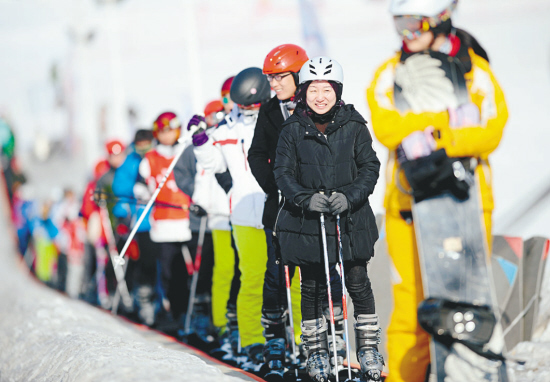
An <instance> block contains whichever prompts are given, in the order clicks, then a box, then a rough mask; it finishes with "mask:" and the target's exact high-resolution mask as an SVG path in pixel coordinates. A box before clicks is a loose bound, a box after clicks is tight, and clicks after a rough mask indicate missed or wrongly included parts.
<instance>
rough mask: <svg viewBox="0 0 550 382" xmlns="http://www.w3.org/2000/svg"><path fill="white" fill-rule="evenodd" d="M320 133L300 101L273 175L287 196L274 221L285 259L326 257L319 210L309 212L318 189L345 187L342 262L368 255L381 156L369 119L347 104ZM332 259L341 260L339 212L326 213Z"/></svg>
mask: <svg viewBox="0 0 550 382" xmlns="http://www.w3.org/2000/svg"><path fill="white" fill-rule="evenodd" d="M325 134H326V135H327V137H326V138H325V136H324V135H323V134H321V133H320V132H319V130H317V128H316V127H315V124H314V123H313V121H312V120H311V118H309V117H308V116H307V113H306V111H305V110H304V109H303V108H302V107H300V105H299V106H298V108H296V110H295V112H294V114H293V115H292V116H291V117H290V118H289V119H288V120H287V121H286V122H285V123H284V129H283V131H282V133H281V136H280V138H279V143H278V146H277V156H276V160H275V179H276V181H277V185H278V186H279V189H280V190H281V192H282V194H283V196H284V197H285V202H284V204H283V206H282V207H281V209H280V211H279V215H278V217H277V223H276V233H277V237H278V239H279V245H280V248H281V254H282V257H283V261H284V263H285V264H295V265H307V264H314V263H322V262H323V246H322V245H323V244H322V239H321V228H320V222H319V214H318V213H315V212H311V211H308V210H307V209H306V207H307V206H308V204H309V199H310V198H311V196H312V195H313V194H314V193H316V192H318V191H319V190H322V189H324V190H327V191H329V192H335V191H337V192H342V193H343V194H344V195H345V196H346V198H347V200H348V202H349V209H348V210H347V211H345V212H344V213H343V214H342V215H341V223H340V226H341V230H342V247H343V257H344V261H347V260H367V261H368V260H369V259H370V258H371V257H372V255H373V254H374V243H375V242H376V240H377V239H378V229H377V228H376V221H375V218H374V214H373V212H372V209H371V207H370V205H369V201H368V197H369V195H371V194H372V192H373V191H374V186H375V185H376V182H377V180H378V173H379V170H380V161H379V160H378V158H377V156H376V153H375V152H374V150H373V148H372V137H371V135H370V133H369V130H368V128H367V125H366V121H365V120H364V119H363V117H362V116H361V115H360V114H359V113H358V112H357V111H356V110H355V108H354V107H353V105H343V106H341V107H340V108H339V110H338V111H337V112H336V114H335V116H334V119H333V121H331V122H330V123H329V125H328V126H327V129H326V131H325ZM325 226H326V232H327V246H328V255H329V262H330V263H335V262H337V259H338V240H337V237H336V217H335V216H332V215H327V216H325Z"/></svg>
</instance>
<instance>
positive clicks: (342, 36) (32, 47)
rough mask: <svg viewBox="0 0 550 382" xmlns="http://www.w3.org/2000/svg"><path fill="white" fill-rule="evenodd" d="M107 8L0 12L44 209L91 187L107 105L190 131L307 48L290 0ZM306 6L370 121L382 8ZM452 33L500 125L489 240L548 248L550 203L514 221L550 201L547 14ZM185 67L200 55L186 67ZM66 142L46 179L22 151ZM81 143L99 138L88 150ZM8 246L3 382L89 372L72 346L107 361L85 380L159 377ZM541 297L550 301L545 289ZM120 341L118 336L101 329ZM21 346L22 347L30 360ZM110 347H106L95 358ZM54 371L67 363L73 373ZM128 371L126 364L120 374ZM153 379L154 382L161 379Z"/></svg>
mask: <svg viewBox="0 0 550 382" xmlns="http://www.w3.org/2000/svg"><path fill="white" fill-rule="evenodd" d="M108 3H109V2H107V1H105V2H99V1H98V2H93V1H91V0H29V1H26V2H19V1H15V0H6V1H3V2H0V51H1V52H9V54H3V55H2V60H0V83H1V84H2V88H1V90H0V113H2V112H6V113H8V114H9V116H10V117H11V119H12V121H13V122H14V126H15V127H16V134H17V137H18V139H19V144H20V154H21V156H22V159H23V163H22V164H23V166H24V167H25V166H27V168H29V170H28V171H29V173H30V174H31V178H33V180H35V181H36V182H35V185H39V186H37V187H36V192H37V195H38V196H41V197H44V196H46V195H48V196H49V195H51V191H52V188H53V187H54V186H56V187H64V186H66V185H70V186H73V187H74V188H76V189H77V190H81V189H82V187H83V186H84V183H85V179H86V177H87V176H88V174H89V173H90V172H91V171H90V169H91V165H90V161H91V159H90V157H89V155H92V156H94V155H95V156H97V155H99V153H100V140H99V138H103V137H105V136H107V135H108V134H109V132H108V131H107V130H109V128H110V127H112V126H113V124H114V123H115V122H116V115H114V112H113V110H112V108H113V105H115V104H117V102H118V105H119V106H120V104H119V103H120V100H121V99H124V100H125V101H126V102H127V103H128V104H130V105H132V106H133V107H134V108H135V109H136V110H137V118H136V121H135V125H137V126H146V125H150V123H151V121H152V120H153V119H154V117H155V116H156V115H157V114H158V113H159V112H161V111H163V110H164V109H167V108H169V109H173V110H175V111H176V112H178V113H179V114H180V115H181V116H182V117H183V118H182V119H184V120H185V118H187V117H188V116H190V115H191V114H192V113H194V112H195V111H197V110H201V108H202V105H204V104H205V103H206V102H207V101H209V100H210V99H212V98H215V97H217V95H218V91H219V87H220V85H221V83H222V82H223V80H224V79H225V78H226V77H227V76H229V75H233V74H236V73H237V72H238V71H240V70H241V69H243V68H244V67H248V66H261V65H262V63H263V58H264V56H265V54H266V53H267V52H268V51H269V50H271V49H272V48H273V47H274V46H276V45H277V44H281V43H286V42H290V43H297V44H300V45H304V46H307V42H306V41H305V40H304V38H303V34H302V25H301V19H300V14H299V8H298V1H297V0H258V1H254V2H253V1H250V0H232V1H231V2H227V1H222V0H201V1H193V0H159V1H154V2H151V1H147V0H126V1H122V2H120V3H119V5H118V8H117V10H116V11H113V8H109V5H105V4H108ZM314 3H315V4H317V11H318V16H319V21H320V24H321V26H322V28H321V31H322V32H323V35H324V38H325V45H326V53H327V54H328V55H330V56H332V57H334V58H335V59H337V60H338V61H340V63H341V64H342V65H343V67H344V70H345V76H346V81H345V86H344V99H345V100H346V102H349V103H353V104H355V105H356V107H357V109H358V110H359V111H360V112H361V113H362V114H364V115H365V116H366V117H367V119H369V118H368V115H369V111H368V108H367V105H366V102H365V89H366V87H367V86H368V84H369V81H370V80H371V78H372V75H373V72H374V70H375V68H376V67H377V65H379V64H380V63H381V62H382V61H383V60H384V59H385V58H387V57H388V56H389V55H391V54H392V53H393V51H394V50H395V49H397V48H398V46H399V44H398V39H397V37H396V35H395V33H394V30H393V26H392V22H391V17H390V16H389V14H388V12H387V8H388V4H389V2H388V1H387V0H341V1H340V0H339V1H327V0H319V1H317V0H315V1H314ZM100 4H103V5H100ZM453 19H454V20H455V24H456V25H458V26H461V27H464V28H465V29H467V30H469V31H471V32H472V33H473V34H474V35H475V36H476V37H477V38H478V39H479V41H480V42H481V43H482V45H483V46H484V47H485V48H486V49H487V51H488V53H489V56H490V58H491V63H492V67H493V69H494V72H495V75H496V76H497V78H498V80H499V81H500V83H501V85H502V87H503V89H504V92H505V94H506V98H507V102H508V106H509V111H510V119H509V123H508V125H507V127H506V130H505V134H504V137H503V140H502V142H501V145H500V147H499V148H498V150H497V151H496V152H495V153H494V154H493V156H492V158H491V159H492V165H493V175H494V178H493V184H494V192H495V203H496V210H495V214H494V217H495V219H494V228H495V233H496V234H509V235H515V236H522V237H523V238H528V237H531V236H533V235H537V234H538V235H544V236H550V201H549V200H546V201H545V202H543V203H540V204H539V205H536V206H535V208H533V209H532V210H531V212H530V213H529V214H528V215H527V216H522V213H523V210H524V209H525V208H526V207H527V206H528V205H529V204H530V202H531V201H532V200H533V198H535V197H537V196H539V195H541V194H543V193H544V191H545V190H546V189H547V188H548V179H549V175H550V170H549V169H548V166H545V164H546V163H549V162H550V151H549V150H548V149H547V147H546V146H547V142H548V141H549V140H550V129H549V128H548V121H549V120H550V104H549V103H550V54H549V53H550V33H548V27H547V23H548V20H550V2H549V1H548V0H522V1H517V0H460V4H459V8H458V11H457V13H456V15H455V16H454V17H453ZM117 20H118V21H117ZM114 21H116V22H114ZM117 30H118V32H117V34H118V46H119V48H120V51H119V54H120V55H119V57H118V59H116V60H115V59H113V57H114V56H116V54H113V52H116V51H117V47H116V44H115V45H113V44H114V43H113V41H114V40H113V39H110V37H112V36H113V33H114V32H116V31H117ZM114 42H115V43H116V41H114ZM190 52H195V53H196V54H195V55H190ZM115 58H116V57H115ZM54 63H56V64H58V69H59V73H58V74H59V76H60V77H61V83H62V87H63V88H64V89H65V91H66V92H67V94H68V95H72V96H73V97H74V99H72V100H68V102H69V103H71V102H73V103H74V104H72V107H73V109H72V110H73V112H74V115H67V113H66V110H63V109H59V108H56V107H55V102H54V101H55V97H54V95H55V92H54V89H53V87H52V85H51V83H52V81H51V75H50V74H51V68H52V64H54ZM69 126H70V127H71V128H72V131H73V132H74V133H75V136H76V138H78V140H77V141H76V143H75V147H74V149H73V152H72V154H71V155H72V156H70V157H69V158H66V157H59V156H56V157H54V158H53V159H52V160H50V161H47V162H44V163H39V162H36V161H34V160H32V159H31V158H30V157H28V155H27V152H28V149H29V148H30V147H31V146H32V144H33V143H34V142H35V138H36V137H37V136H38V137H40V134H42V135H47V136H49V137H51V138H52V139H64V138H65V137H66V135H67V131H68V129H69ZM91 129H93V130H94V131H95V134H94V135H90V134H89V132H90V131H91ZM122 133H123V131H122ZM90 137H91V139H90ZM94 137H95V139H94ZM375 147H376V150H377V152H378V154H379V156H380V158H381V159H382V161H384V159H385V156H386V150H385V149H384V148H383V147H382V146H381V145H379V144H376V145H375ZM92 159H95V157H94V158H92ZM382 173H383V172H382ZM45 177H47V179H45ZM383 190H384V180H383V179H381V180H380V182H379V185H378V186H377V189H376V191H375V194H374V195H373V196H372V197H371V204H372V205H373V209H374V210H375V212H377V213H379V212H381V211H382V195H383ZM0 224H4V223H0ZM0 228H4V227H0ZM0 232H6V231H5V229H2V230H0ZM5 243H6V240H4V237H3V236H1V237H0V246H2V247H0V258H1V261H2V264H3V266H2V267H0V307H1V308H0V309H1V310H0V319H1V320H2V322H1V323H2V325H1V327H0V331H1V332H0V348H1V349H6V347H5V346H8V345H9V346H12V347H13V349H14V350H13V352H5V351H2V352H0V367H1V369H0V372H1V374H0V379H1V380H4V379H5V377H7V376H8V374H6V371H5V369H4V367H5V366H4V365H11V366H10V369H9V370H10V372H13V373H24V372H29V370H28V369H29V368H28V367H27V368H26V371H25V367H24V366H28V363H27V362H28V360H27V359H28V358H29V354H28V353H26V352H31V353H32V352H36V354H37V355H38V357H37V359H44V362H43V363H42V364H40V370H49V369H48V368H50V367H51V366H49V364H48V362H52V360H54V361H53V362H57V361H61V360H62V361H63V362H62V363H65V364H66V365H67V367H69V369H67V370H68V371H67V375H69V372H70V375H72V374H73V372H74V371H75V370H77V368H78V367H87V366H86V364H87V363H88V362H89V361H88V360H87V359H86V357H89V355H86V354H85V352H84V351H83V350H82V348H81V347H79V346H80V345H79V344H80V343H91V344H95V345H97V346H99V347H100V348H101V349H103V350H102V352H103V354H107V356H106V357H105V358H100V359H99V361H98V362H99V363H101V365H102V367H99V365H98V364H93V365H95V367H90V368H88V369H86V370H87V372H86V375H88V372H89V373H91V375H98V378H97V379H103V378H101V377H103V375H99V374H94V373H100V372H101V371H102V370H103V366H105V368H106V369H108V368H109V367H111V368H112V367H113V366H112V365H113V364H114V363H113V360H114V359H117V360H118V359H120V360H121V362H125V364H126V365H129V366H128V368H129V369H128V372H132V370H130V369H133V368H134V367H135V368H136V370H141V371H143V370H142V369H141V367H142V365H144V364H146V365H150V367H145V366H144V367H143V369H155V368H157V367H156V366H155V365H157V363H154V364H149V363H148V362H160V363H161V364H163V360H162V359H160V360H158V359H157V360H156V361H155V360H154V359H153V358H157V357H156V352H157V351H158V352H159V354H160V353H162V354H164V353H163V352H164V351H166V350H163V349H157V348H155V345H152V344H149V345H147V344H145V343H141V342H140V345H136V346H134V345H130V340H128V342H127V340H126V334H128V336H129V337H128V338H131V341H134V340H135V341H138V342H139V341H140V338H139V336H138V337H135V336H136V334H135V333H130V332H129V331H128V329H127V328H125V327H124V328H123V329H120V330H119V329H118V327H117V323H116V321H115V320H113V319H112V318H111V317H109V316H108V315H104V314H102V313H101V312H98V311H96V310H95V309H91V308H89V307H87V306H85V305H83V304H81V303H78V302H71V301H66V300H65V299H63V298H61V297H59V295H58V294H56V293H53V292H50V291H48V290H45V288H42V287H38V286H37V285H36V284H35V283H34V282H32V281H30V280H29V279H28V277H26V276H22V275H21V274H20V272H19V271H18V270H16V268H17V266H16V265H15V263H14V262H13V261H12V260H11V258H10V256H9V255H8V254H11V248H7V247H6V248H7V249H6V248H4V246H6V245H7V244H5ZM4 264H5V265H4ZM547 274H550V272H547ZM548 279H550V277H548ZM546 291H549V292H550V285H548V286H547V288H546ZM546 295H550V293H546ZM25 297H28V298H29V299H30V300H27V299H26V298H25ZM377 297H378V299H379V300H380V299H381V298H382V296H377ZM545 306H546V308H545V309H543V310H542V311H543V314H546V316H549V315H550V304H547V305H545ZM50 308H51V309H50ZM66 309H67V310H68V313H67V311H66ZM12 311H13V312H12ZM75 317H78V319H76V318H75ZM88 317H90V319H88ZM103 320H108V322H109V324H108V325H107V327H108V331H107V333H112V331H114V332H116V333H123V334H124V338H125V339H124V340H122V339H120V338H119V339H116V340H115V339H114V338H115V337H111V336H110V335H107V334H105V333H103V334H101V335H100V334H98V333H100V332H95V330H96V329H97V330H99V329H98V327H97V325H98V322H100V321H103ZM4 323H5V325H4ZM44 324H47V325H48V326H44ZM29 325H33V326H34V329H32V328H29ZM50 325H51V326H50ZM88 326H89V328H88ZM115 327H116V328H117V329H116V330H114V329H112V328H115ZM546 327H547V325H543V327H542V328H541V330H540V333H541V336H540V338H539V339H537V340H536V341H533V342H529V343H523V344H520V345H518V347H517V348H516V349H515V350H514V351H513V354H515V355H516V356H518V357H520V358H521V357H524V358H526V359H528V360H529V362H528V363H527V365H526V370H524V371H517V372H516V377H517V380H518V381H522V382H523V381H525V382H527V381H550V361H549V360H550V345H549V343H550V330H548V329H547V330H546V331H545V328H546ZM52 328H53V329H55V330H58V329H60V331H59V332H60V333H69V332H70V333H75V335H79V336H81V337H80V340H78V341H71V340H70V336H67V337H66V338H65V339H63V340H60V339H59V337H48V336H49V335H50V334H49V333H53V332H52V331H51V330H49V329H52ZM14 329H15V330H14ZM88 331H92V333H94V334H92V335H91V336H89V337H88V336H86V335H85V333H86V332H88ZM15 339H17V341H15ZM56 341H59V342H56ZM87 341H89V342H87ZM60 343H66V345H67V349H65V351H62V350H61V346H60V345H59V344H60ZM29 344H33V346H32V347H30V348H31V349H32V350H29V346H28V345H29ZM107 344H108V345H109V346H105V345H107ZM56 346H59V347H56ZM111 347H112V348H114V349H119V350H120V354H121V357H118V358H117V357H116V356H115V354H114V353H113V352H111V350H110V349H108V348H111ZM128 347H129V348H132V350H131V352H132V353H131V355H128V354H129V353H126V351H128ZM10 349H11V348H10ZM53 349H57V350H53ZM133 352H135V356H134V353H133ZM117 354H118V353H117ZM123 355H126V356H123ZM141 355H145V356H141ZM172 356H174V357H176V358H177V357H182V358H178V359H177V360H175V361H174V362H169V363H171V364H173V365H177V366H176V368H177V369H178V370H183V371H184V372H187V371H186V370H187V369H185V367H189V368H190V372H192V371H191V369H193V368H192V366H191V365H190V364H187V363H186V362H187V361H188V360H187V358H186V357H185V355H183V354H179V353H178V354H177V356H176V355H169V356H168V355H167V356H166V358H167V359H170V357H172ZM16 357H18V358H16ZM63 357H74V360H73V359H72V358H66V359H64V358H63ZM31 358H34V357H31ZM128 359H132V361H131V362H130V361H128V362H129V363H126V362H127V360H128ZM55 360H57V361H55ZM94 362H95V361H94ZM167 363H168V362H167ZM18 365H19V366H18ZM21 365H23V366H21ZM180 365H181V366H180ZM185 365H187V366H185ZM33 366H36V365H33ZM163 366H164V365H163ZM73 367H74V368H73ZM166 367H167V368H170V367H171V366H170V365H166ZM158 369H159V370H158V371H159V372H160V371H161V369H162V367H158ZM59 370H62V369H59ZM59 370H58V371H57V372H59ZM52 371H55V370H53V369H52ZM149 372H150V371H149ZM17 375H20V377H19V378H14V380H27V379H28V378H27V377H28V376H29V375H26V374H17ZM107 375H111V374H107ZM113 375H114V374H113ZM136 375H137V374H136ZM144 375H147V374H144ZM171 375H172V374H171ZM189 375H190V374H189ZM67 378H68V377H67ZM51 379H52V380H56V379H57V378H51ZM59 379H62V378H59ZM80 380H82V379H80ZM136 380H137V378H136Z"/></svg>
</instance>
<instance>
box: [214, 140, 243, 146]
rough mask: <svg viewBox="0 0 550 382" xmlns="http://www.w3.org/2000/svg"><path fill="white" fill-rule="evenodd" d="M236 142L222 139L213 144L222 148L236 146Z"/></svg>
mask: <svg viewBox="0 0 550 382" xmlns="http://www.w3.org/2000/svg"><path fill="white" fill-rule="evenodd" d="M237 142H238V139H224V140H223V141H216V142H214V143H213V144H214V145H220V146H224V145H236V144H237Z"/></svg>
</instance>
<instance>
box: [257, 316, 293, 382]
mask: <svg viewBox="0 0 550 382" xmlns="http://www.w3.org/2000/svg"><path fill="white" fill-rule="evenodd" d="M286 321H287V315H286V310H285V309H284V308H279V309H262V326H263V327H264V337H265V340H266V344H265V346H264V350H263V355H264V360H265V364H264V366H263V367H262V370H261V374H262V375H263V378H264V379H265V380H266V381H269V382H272V381H273V382H275V381H282V380H283V374H284V372H285V368H284V363H285V357H286V341H285V337H286Z"/></svg>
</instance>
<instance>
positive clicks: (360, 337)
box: [355, 314, 384, 382]
mask: <svg viewBox="0 0 550 382" xmlns="http://www.w3.org/2000/svg"><path fill="white" fill-rule="evenodd" d="M381 332H382V329H381V328H380V326H379V325H378V315H376V314H360V315H359V316H357V320H356V322H355V346H356V348H357V360H358V361H359V364H360V365H361V381H363V382H370V381H380V380H382V370H383V369H384V358H382V355H381V354H380V353H379V352H378V344H380V333H381Z"/></svg>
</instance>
